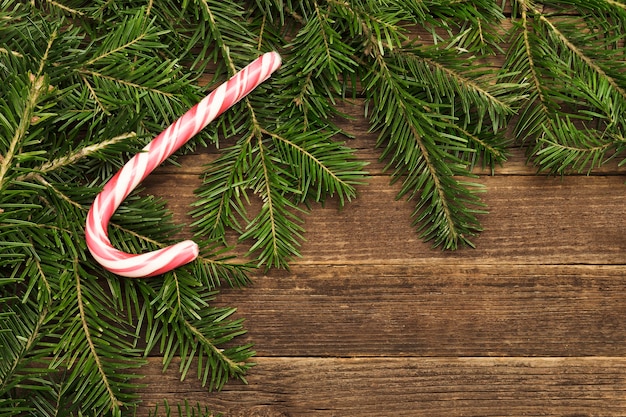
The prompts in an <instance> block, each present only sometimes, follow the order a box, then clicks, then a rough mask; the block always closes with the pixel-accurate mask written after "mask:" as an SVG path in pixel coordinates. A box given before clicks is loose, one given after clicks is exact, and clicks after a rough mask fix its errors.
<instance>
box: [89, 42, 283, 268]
mask: <svg viewBox="0 0 626 417" xmlns="http://www.w3.org/2000/svg"><path fill="white" fill-rule="evenodd" d="M280 64H281V59H280V55H278V54H277V53H276V52H269V53H266V54H264V55H262V56H261V57H259V58H258V59H256V60H255V61H253V62H252V63H251V64H250V65H248V66H247V67H245V68H244V69H242V70H241V71H240V72H238V73H237V74H235V75H234V76H233V77H232V78H231V79H230V80H228V81H226V82H225V83H224V84H222V85H220V86H219V87H218V88H217V89H215V90H214V91H213V92H211V93H210V94H209V95H208V96H206V97H205V98H204V99H202V101H200V102H199V103H198V104H196V105H195V106H194V107H192V108H191V109H190V110H189V111H188V112H187V113H185V114H184V115H182V116H181V117H180V118H179V119H178V120H176V121H175V122H174V123H173V124H172V125H171V126H169V127H168V128H167V129H165V130H164V131H163V132H161V133H160V134H159V135H158V136H157V137H156V138H154V139H153V140H152V142H150V143H149V144H148V145H146V147H145V148H144V149H143V152H140V153H138V154H137V155H135V156H134V157H133V158H132V159H130V160H129V161H128V162H127V163H126V165H124V166H123V167H122V169H120V171H119V172H118V173H117V174H115V176H114V177H113V178H111V180H109V182H107V184H106V185H105V186H104V189H103V190H102V192H100V194H98V195H97V196H96V199H95V200H94V202H93V205H92V206H91V209H90V210H89V214H88V215H87V225H86V229H85V235H86V241H87V247H88V248H89V251H90V252H91V254H92V255H93V257H94V258H95V259H96V260H97V261H98V262H99V263H100V264H101V265H102V266H104V267H105V268H106V269H108V270H109V271H111V272H113V273H115V274H118V275H122V276H126V277H131V278H139V277H151V276H155V275H159V274H162V273H165V272H167V271H170V270H172V269H175V268H177V267H179V266H181V265H184V264H186V263H189V262H191V261H193V260H194V259H196V257H197V256H198V245H197V244H196V243H195V242H193V241H191V240H185V241H183V242H180V243H177V244H175V245H172V246H168V247H166V248H163V249H159V250H156V251H153V252H148V253H143V254H138V255H134V254H130V253H126V252H122V251H120V250H117V249H115V248H114V247H113V245H111V241H110V240H109V237H108V232H107V228H108V224H109V221H110V219H111V216H113V213H114V212H115V210H116V209H117V208H118V207H119V205H120V204H121V203H122V201H123V200H124V199H125V198H126V197H127V196H128V195H129V194H130V193H131V191H132V190H134V189H135V187H137V185H139V183H140V182H141V181H143V180H144V179H145V178H146V177H147V176H148V174H150V173H151V172H152V171H153V170H154V169H155V168H156V167H157V166H159V165H161V163H163V161H165V160H166V159H167V158H168V157H169V156H170V155H171V154H172V153H174V152H175V151H176V150H177V149H179V148H180V147H181V146H183V145H184V144H185V143H186V142H187V141H188V140H189V139H191V138H192V137H193V136H194V135H196V134H197V133H198V132H199V131H200V130H202V129H203V128H204V127H205V126H206V125H208V124H209V123H211V122H212V121H213V120H215V118H217V117H218V116H219V115H221V114H222V113H223V112H225V111H226V110H227V109H228V108H230V107H231V106H233V105H234V104H236V103H237V102H238V101H239V100H241V99H242V98H243V97H245V96H246V95H247V94H248V93H250V92H251V91H252V90H253V89H254V88H256V87H257V86H258V85H259V84H261V83H262V82H263V81H265V80H267V79H268V78H269V77H270V75H271V74H272V73H273V72H274V71H276V70H277V69H278V68H279V67H280Z"/></svg>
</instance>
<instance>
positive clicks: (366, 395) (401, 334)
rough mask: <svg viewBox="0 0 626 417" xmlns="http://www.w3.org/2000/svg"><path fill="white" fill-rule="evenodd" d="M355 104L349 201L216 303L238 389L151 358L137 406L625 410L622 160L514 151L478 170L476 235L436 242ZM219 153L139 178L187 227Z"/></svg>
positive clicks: (340, 411)
mask: <svg viewBox="0 0 626 417" xmlns="http://www.w3.org/2000/svg"><path fill="white" fill-rule="evenodd" d="M362 104H363V103H362V102H358V101H357V102H356V103H355V104H344V106H345V107H344V109H345V110H346V111H347V112H348V113H350V114H353V115H355V116H356V119H354V120H352V121H342V122H341V124H342V127H343V128H344V129H346V131H347V132H349V133H350V134H351V135H353V136H354V137H355V139H350V140H348V143H349V145H350V146H352V147H354V148H355V149H357V155H358V157H359V158H361V159H363V160H365V161H368V162H369V163H370V165H369V166H368V170H369V171H370V174H371V177H370V178H369V179H368V184H367V185H363V186H360V187H359V189H358V193H359V195H358V198H357V199H356V200H354V201H353V202H351V203H349V204H348V205H347V206H346V207H345V208H343V209H342V210H339V209H338V206H337V202H336V201H330V202H328V203H327V204H326V205H325V206H324V207H322V206H319V205H314V206H313V207H312V210H311V212H310V213H309V214H308V215H306V216H305V223H304V227H305V229H306V234H305V238H306V241H305V242H303V244H302V247H301V252H302V257H301V258H298V259H295V260H294V261H293V263H292V268H291V270H290V271H282V270H271V271H268V272H267V273H263V272H262V271H257V272H256V273H254V274H253V281H254V284H253V285H252V286H250V287H248V288H245V289H243V290H233V289H224V290H223V291H222V293H221V294H220V295H219V297H218V299H217V300H216V303H218V304H220V305H227V306H233V307H237V308H238V312H237V316H238V317H245V318H246V328H247V329H248V334H247V335H246V336H244V337H242V338H240V339H239V340H238V342H239V343H246V342H253V343H254V344H255V349H256V351H257V353H258V355H257V357H256V358H255V359H254V361H255V362H256V363H257V366H255V367H253V368H252V369H251V371H250V372H249V374H248V385H243V384H241V383H238V382H233V383H230V384H227V386H226V387H225V388H224V390H223V391H222V392H219V393H209V392H207V391H206V389H204V388H202V387H201V386H200V383H199V382H198V381H196V380H195V378H194V376H193V375H192V376H189V377H188V379H187V380H185V381H183V382H181V381H180V380H179V376H178V374H177V372H176V364H173V365H172V367H171V368H170V369H169V370H168V371H167V372H165V373H164V374H163V373H162V372H161V365H160V361H161V358H159V357H152V358H150V359H149V365H148V366H147V367H146V368H145V369H144V373H145V376H146V377H145V382H146V384H147V388H146V389H144V391H143V392H142V398H143V400H144V405H143V406H142V408H141V409H139V410H138V412H137V415H138V416H145V415H147V413H148V410H149V409H150V407H152V406H153V405H155V404H157V403H160V402H161V401H162V400H163V399H164V398H167V399H168V400H170V403H177V402H180V401H183V400H185V399H186V400H190V401H191V402H195V401H198V402H200V403H202V404H203V405H206V406H208V407H209V408H211V409H213V410H215V411H216V412H221V413H224V415H225V416H234V417H238V416H251V417H254V416H355V417H358V416H442V417H444V416H445V417H454V416H522V415H524V416H569V417H582V416H626V296H625V295H624V293H625V290H626V237H625V235H626V216H625V215H624V207H626V188H625V187H626V186H625V185H624V181H625V179H624V176H623V174H622V172H621V170H620V168H619V167H618V166H617V165H616V164H613V165H611V164H609V165H607V166H605V167H603V168H602V169H599V170H598V171H597V172H595V173H594V174H593V175H590V176H585V175H572V176H568V177H565V178H551V177H545V176H540V175H536V172H535V170H534V168H532V167H531V166H528V165H527V164H526V163H525V162H526V157H525V155H524V151H523V150H521V149H513V150H512V152H511V156H510V158H509V161H508V162H507V163H506V164H505V165H504V166H503V167H498V168H496V169H495V170H494V172H493V175H490V174H491V172H490V171H489V170H484V169H478V170H477V173H478V174H480V179H479V180H478V181H479V182H480V183H482V184H484V185H485V187H486V193H485V194H484V196H483V201H484V202H485V203H486V204H487V207H488V210H489V214H487V215H484V216H482V217H481V221H482V224H483V226H484V232H483V233H481V234H480V235H479V236H477V237H476V238H475V239H474V243H475V244H476V249H470V248H463V249H460V250H458V251H455V252H443V251H441V250H439V249H432V248H431V246H430V244H429V243H424V242H422V241H421V240H420V238H419V236H418V235H417V234H416V232H415V230H414V228H412V226H411V218H410V215H411V212H412V210H413V203H412V202H407V201H402V200H401V201H397V200H396V198H395V197H396V194H397V192H398V190H399V189H398V187H397V186H396V185H390V183H389V178H388V176H387V174H386V173H385V172H384V169H383V168H384V163H382V162H380V161H379V160H378V155H379V151H378V150H377V149H376V147H375V144H376V135H374V134H371V133H368V132H367V130H368V125H367V122H366V121H365V120H363V118H362V117H361V115H362V111H363V108H362ZM216 155H217V152H216V150H215V149H213V148H207V149H199V150H198V151H197V153H196V154H193V155H188V156H184V157H181V158H179V162H180V164H181V166H180V167H175V166H172V165H169V166H164V167H162V168H160V169H159V170H157V172H156V173H155V174H153V175H152V176H151V177H149V178H148V179H147V180H146V182H145V185H146V191H145V192H147V193H151V194H155V195H158V196H160V197H162V198H164V199H166V200H167V201H168V205H169V207H170V208H171V209H172V210H173V212H174V214H175V218H176V220H177V221H178V222H180V223H183V224H189V223H190V222H191V219H190V218H189V216H188V215H187V214H186V213H187V212H188V211H189V210H190V204H191V203H192V202H193V201H194V195H193V191H194V189H195V188H196V187H198V186H199V185H200V182H201V180H200V176H201V174H202V170H203V165H205V164H207V163H208V162H210V161H211V160H213V159H214V158H215V157H216ZM251 210H255V207H254V203H253V206H252V207H251ZM184 234H186V235H187V236H189V235H190V232H189V231H188V230H187V231H186V232H185V233H184ZM233 238H234V236H233ZM233 242H234V241H233ZM246 248H247V245H246V244H241V245H239V247H237V248H236V250H235V253H238V254H240V255H241V254H243V253H245V251H246Z"/></svg>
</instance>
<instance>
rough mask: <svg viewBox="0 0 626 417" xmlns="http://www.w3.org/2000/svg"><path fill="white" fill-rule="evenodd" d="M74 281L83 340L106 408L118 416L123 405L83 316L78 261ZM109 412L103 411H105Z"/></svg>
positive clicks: (83, 309) (85, 317) (83, 308)
mask: <svg viewBox="0 0 626 417" xmlns="http://www.w3.org/2000/svg"><path fill="white" fill-rule="evenodd" d="M74 279H75V280H76V281H75V282H76V295H77V297H76V302H77V305H78V312H79V314H80V322H81V325H82V328H83V331H84V333H85V340H86V342H87V346H88V347H89V352H90V355H91V357H92V358H93V360H94V363H95V365H96V368H97V372H98V373H99V374H100V379H101V382H102V384H103V385H104V388H105V390H106V393H107V395H108V397H109V405H108V406H107V408H108V409H109V410H110V411H112V412H113V414H119V413H120V407H122V406H123V405H124V403H123V402H122V401H121V400H120V399H119V398H118V397H117V395H116V394H115V393H114V392H113V389H112V388H111V383H110V382H109V377H108V375H107V372H106V371H105V370H104V367H103V365H102V360H101V358H100V355H99V353H98V350H97V349H96V346H95V343H94V340H93V336H92V335H91V331H90V330H89V324H88V320H87V316H86V314H85V306H84V301H83V290H82V287H81V283H80V281H81V277H80V275H79V273H78V260H74ZM109 410H106V409H105V411H109Z"/></svg>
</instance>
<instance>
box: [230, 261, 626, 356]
mask: <svg viewBox="0 0 626 417" xmlns="http://www.w3.org/2000/svg"><path fill="white" fill-rule="evenodd" d="M625 289H626V274H624V270H623V267H585V266H548V267H529V266H524V265H519V266H516V265H511V266H509V265H507V266H491V265H489V266H466V265H462V264H461V265H440V264H435V265H430V264H423V265H410V266H401V265H393V266H374V265H354V266H352V265H347V266H297V267H293V268H292V270H291V271H275V270H272V271H270V272H269V273H268V274H267V275H264V276H258V277H255V278H254V285H252V286H251V287H249V288H245V289H243V290H239V289H237V290H224V291H222V294H221V295H220V296H219V298H218V303H219V304H220V305H228V306H235V307H237V308H238V313H237V315H238V317H244V318H246V324H245V327H246V329H248V334H247V335H246V336H245V337H242V338H240V339H238V341H237V342H238V343H244V342H251V343H254V344H255V350H256V351H257V352H258V355H260V356H341V357H354V356H390V357H399V356H429V357H436V356H450V357H452V356H459V357H461V356H464V357H467V356H626V297H624V296H623V294H624V290H625Z"/></svg>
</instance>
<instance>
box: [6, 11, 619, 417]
mask: <svg viewBox="0 0 626 417" xmlns="http://www.w3.org/2000/svg"><path fill="white" fill-rule="evenodd" d="M507 18H510V19H511V20H512V22H513V26H512V27H511V28H510V29H505V28H503V27H502V23H503V21H504V19H507ZM625 23H626V4H624V2H623V1H622V0H563V1H557V2H542V1H538V0H534V1H531V0H512V1H508V2H507V1H505V2H499V1H495V0H466V1H459V0H302V1H292V0H255V1H252V0H250V1H241V0H146V1H143V2H142V1H136V0H115V1H111V0H90V1H86V0H54V1H52V0H29V1H19V0H0V80H1V81H2V82H1V83H0V271H1V273H0V305H1V306H2V308H1V309H0V416H4V415H7V416H8V415H15V414H17V415H37V416H47V415H60V414H62V415H121V414H122V413H123V412H127V411H129V410H132V409H133V408H134V407H136V406H137V404H139V402H140V399H139V398H138V397H137V394H136V392H137V389H138V387H139V386H140V384H141V381H140V379H139V377H138V376H139V375H140V374H141V366H142V365H143V364H144V363H145V358H146V356H147V355H149V354H151V353H153V352H154V353H156V354H158V355H159V356H160V357H162V358H163V368H164V369H167V368H168V367H170V365H171V363H172V361H173V359H174V358H180V367H179V372H180V375H181V378H185V377H186V376H187V375H188V374H189V372H190V371H191V370H192V369H197V371H196V373H197V375H198V377H199V379H200V380H201V382H202V383H203V384H204V385H206V386H207V387H208V388H211V389H220V388H221V387H223V385H224V384H225V383H226V382H227V381H228V380H229V379H231V378H237V379H242V380H245V373H246V371H247V370H248V369H249V368H250V367H251V366H252V363H251V362H250V358H251V357H252V356H253V354H254V352H253V351H252V347H251V346H249V345H244V346H239V345H237V343H236V338H237V336H239V335H241V334H243V332H244V329H243V323H242V320H241V319H236V318H234V317H233V314H234V312H235V309H234V308H227V307H220V308H217V307H215V306H214V305H213V301H214V299H215V297H216V296H217V294H218V290H219V287H220V286H221V285H223V284H224V283H226V284H227V285H231V286H242V285H246V284H247V283H248V282H249V278H248V270H249V269H250V268H251V267H252V265H254V266H262V267H268V268H269V267H288V265H289V263H290V262H291V261H292V260H293V259H294V257H297V256H299V247H300V244H301V242H302V241H303V239H304V233H305V227H304V226H305V224H304V219H305V216H306V214H307V212H309V211H310V210H312V209H314V207H315V205H316V204H318V203H320V204H322V203H324V202H325V201H327V200H328V199H330V198H334V199H336V201H338V202H339V204H340V205H341V206H343V205H345V204H347V203H348V202H349V201H351V200H352V199H354V198H355V197H356V195H357V187H358V186H359V185H361V184H363V183H364V182H365V181H366V175H367V173H366V172H365V165H366V164H365V163H363V161H360V160H359V159H358V158H357V157H356V155H355V150H354V149H352V148H351V147H350V141H349V139H346V137H347V135H345V134H344V133H345V132H342V131H341V129H340V128H339V127H338V125H339V123H337V120H339V118H341V117H344V115H343V114H341V112H340V111H339V110H338V108H339V106H338V105H337V104H338V103H339V102H341V101H349V102H356V103H358V104H362V105H363V107H364V108H365V109H366V111H365V114H364V117H366V118H367V120H369V122H370V124H371V129H372V131H374V132H376V133H377V134H378V141H377V147H378V148H379V149H380V155H381V159H382V160H383V161H385V163H386V167H387V171H388V172H389V174H390V177H391V181H392V182H398V183H399V184H400V191H399V193H398V198H402V199H407V200H409V201H410V203H411V204H413V206H414V212H413V219H414V225H415V228H416V229H417V231H418V232H419V234H420V236H421V237H422V238H423V239H424V240H427V241H430V242H432V243H433V245H434V246H437V247H441V248H444V249H455V248H457V247H459V246H464V245H467V246H473V238H474V237H475V236H476V235H477V234H478V233H479V232H480V231H481V225H480V215H481V214H482V213H484V212H485V206H484V204H483V203H482V201H481V199H480V197H479V196H480V193H481V192H483V191H484V187H483V186H482V185H480V184H479V182H478V181H477V180H476V175H475V173H474V172H475V171H474V167H475V166H476V165H479V164H481V165H484V166H488V167H494V166H496V165H497V164H502V163H503V162H504V161H505V160H506V158H507V150H508V147H509V145H510V144H511V143H512V142H513V141H515V140H517V141H518V142H521V143H524V144H526V146H527V148H528V149H529V155H530V159H531V160H532V161H533V162H534V163H536V164H537V166H538V167H539V169H540V170H546V171H549V172H554V173H566V172H569V171H570V170H574V171H583V170H584V171H587V170H590V169H593V168H595V167H597V166H599V165H601V164H602V163H604V162H606V161H607V160H609V159H611V158H616V157H620V155H621V153H622V151H623V150H624V148H625V146H624V143H626V141H625V140H624V122H623V117H622V115H623V109H624V108H625V106H624V105H625V104H626V103H625V99H626V93H625V91H626V82H625V81H626V80H625V76H624V74H625V71H624V68H625V66H624V48H625V45H624V41H623V39H624V30H625V27H626V25H625ZM504 45H507V47H506V48H505V47H504ZM269 50H278V51H279V52H280V53H281V54H282V55H283V61H284V66H283V68H282V69H281V70H280V71H279V72H278V74H277V75H276V76H274V77H272V78H271V79H270V80H268V82H266V83H264V84H263V85H262V86H260V87H259V88H258V89H257V90H255V91H254V92H253V93H252V94H251V95H250V96H248V97H247V98H246V99H244V100H242V101H241V102H240V103H239V104H238V105H236V106H235V108H234V109H232V110H231V111H229V112H227V113H226V114H225V115H224V116H222V117H221V118H220V119H218V120H217V121H216V122H215V123H214V124H212V125H211V126H209V127H208V128H207V129H205V130H204V131H203V132H202V133H201V134H200V135H198V137H197V138H195V139H194V140H192V141H191V142H190V143H189V144H188V145H187V146H186V147H185V149H184V150H183V152H189V151H193V150H194V149H195V148H196V147H197V145H202V146H213V145H219V146H220V148H221V149H220V155H219V157H218V158H217V159H216V160H215V161H213V162H212V163H210V164H209V165H208V166H207V167H206V170H205V172H204V174H203V175H202V186H201V187H200V188H199V189H198V190H197V191H196V201H195V202H194V204H193V207H192V208H191V209H190V210H191V211H190V214H191V216H193V218H194V223H193V224H192V225H191V226H192V228H193V230H194V231H195V233H196V234H197V239H196V240H197V241H198V242H200V243H201V245H202V251H201V256H200V257H199V259H198V260H197V261H196V262H194V263H193V264H191V265H188V266H186V267H183V268H180V269H179V270H176V271H173V272H170V273H167V274H165V275H164V276H163V277H160V278H158V279H151V280H127V279H120V278H119V277H116V276H114V275H111V274H110V273H108V272H106V271H105V270H104V269H102V268H101V267H100V266H99V265H98V264H97V263H96V262H95V261H94V260H93V259H92V258H91V256H90V254H89V253H88V251H87V250H86V246H85V243H84V226H83V225H84V221H85V217H86V213H87V210H88V208H89V206H90V204H91V203H92V201H93V198H94V197H95V195H96V194H97V192H98V190H99V189H100V188H101V187H102V186H103V185H104V183H105V182H106V181H107V180H108V179H109V178H110V177H111V176H112V175H113V174H114V173H115V172H116V170H117V169H119V167H120V166H121V165H122V164H123V163H124V162H125V161H127V160H128V158H129V157H130V156H131V155H132V154H134V153H136V152H138V151H140V149H141V148H142V147H143V146H144V145H145V144H146V143H147V142H148V141H149V140H151V139H152V138H153V137H154V135H156V134H157V133H158V132H160V131H161V130H162V129H163V128H164V127H166V126H167V125H168V124H169V123H171V122H172V121H173V120H175V118H176V117H178V116H179V115H181V114H182V113H184V112H185V111H186V109H188V108H189V107H191V106H192V105H193V104H195V103H196V102H197V101H199V100H200V99H201V98H202V96H204V95H205V94H206V93H207V91H208V90H211V89H212V88H213V87H214V86H215V85H216V84H217V83H219V82H221V81H223V80H224V79H226V78H227V77H229V76H231V75H233V74H234V73H235V72H236V71H237V70H238V69H240V68H242V67H243V66H244V65H246V64H247V63H249V62H250V61H252V60H253V59H255V58H256V57H258V56H259V55H260V54H261V53H262V52H266V51H269ZM503 61H504V63H503V64H501V63H502V62H503ZM206 74H213V75H214V78H213V79H212V81H211V83H210V85H209V86H206V87H201V86H200V85H199V81H198V80H199V79H200V77H202V76H204V75H206ZM512 120H515V126H514V129H513V137H510V135H509V136H507V134H505V132H506V130H507V127H508V125H509V123H510V122H511V121H512ZM624 160H626V159H624ZM622 163H623V161H622ZM361 189H362V190H366V187H362V188H361ZM179 231H180V227H179V226H178V225H176V224H174V223H173V222H172V221H171V214H170V213H169V212H168V211H167V209H166V202H164V201H162V200H160V199H158V198H154V197H151V196H145V195H142V194H141V192H136V193H134V194H132V195H131V197H130V198H129V199H127V201H126V202H125V203H124V204H123V205H122V207H120V209H119V210H118V211H117V213H116V215H115V216H114V218H113V220H112V223H111V227H110V230H109V232H110V236H111V240H112V242H113V243H114V245H116V246H117V247H119V248H120V249H122V250H124V251H127V252H132V253H138V252H143V251H145V250H152V249H156V248H159V247H163V246H165V245H168V244H170V243H171V241H172V240H174V239H176V236H177V233H178V232H179ZM232 232H234V233H235V234H236V235H237V236H238V240H239V241H246V242H250V243H249V247H250V250H249V253H248V254H247V255H248V256H247V259H249V260H251V264H250V265H247V264H242V263H237V261H232V260H229V259H222V258H220V255H219V253H221V250H222V249H223V247H224V246H226V245H227V244H228V243H229V242H228V239H227V236H229V233H232ZM176 409H177V410H178V413H179V415H207V414H208V413H209V412H208V410H204V409H202V408H194V407H191V406H188V405H185V406H182V405H181V406H179V407H178V408H175V407H170V406H169V405H168V404H167V403H165V407H164V408H161V409H156V410H155V411H154V413H155V415H158V414H159V413H161V412H164V413H165V414H166V415H170V414H172V413H175V410H176Z"/></svg>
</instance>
